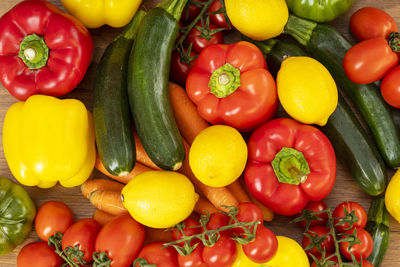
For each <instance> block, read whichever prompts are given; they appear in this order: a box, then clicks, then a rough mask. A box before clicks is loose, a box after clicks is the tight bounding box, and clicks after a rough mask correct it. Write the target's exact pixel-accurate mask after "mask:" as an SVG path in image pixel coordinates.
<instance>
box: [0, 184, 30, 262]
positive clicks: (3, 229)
mask: <svg viewBox="0 0 400 267" xmlns="http://www.w3.org/2000/svg"><path fill="white" fill-rule="evenodd" d="M35 215H36V207H35V204H34V203H33V201H32V199H31V198H30V197H29V195H28V193H27V192H26V191H25V189H24V188H23V187H22V186H20V185H18V184H16V183H14V182H12V181H11V180H9V179H7V178H4V177H0V256H1V255H4V254H7V253H9V252H10V251H12V250H13V249H14V248H15V247H16V246H18V245H19V244H21V243H22V242H23V241H24V240H25V239H26V238H27V236H28V235H29V232H30V231H31V230H32V222H33V219H34V218H35Z"/></svg>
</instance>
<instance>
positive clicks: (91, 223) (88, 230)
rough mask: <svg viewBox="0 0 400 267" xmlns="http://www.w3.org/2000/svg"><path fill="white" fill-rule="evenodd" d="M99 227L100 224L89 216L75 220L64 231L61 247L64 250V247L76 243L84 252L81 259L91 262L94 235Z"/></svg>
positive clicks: (73, 245)
mask: <svg viewBox="0 0 400 267" xmlns="http://www.w3.org/2000/svg"><path fill="white" fill-rule="evenodd" d="M100 229H101V225H100V224H99V223H98V222H96V221H95V220H93V219H91V218H86V219H81V220H79V221H77V222H75V223H74V224H73V225H71V226H70V227H69V228H68V229H67V231H65V233H64V236H63V238H62V249H63V250H64V251H65V248H66V247H75V246H76V245H77V246H78V248H79V250H80V251H82V252H83V253H84V256H83V260H85V261H86V262H91V261H92V254H93V252H94V251H95V242H96V237H97V234H98V233H99V231H100Z"/></svg>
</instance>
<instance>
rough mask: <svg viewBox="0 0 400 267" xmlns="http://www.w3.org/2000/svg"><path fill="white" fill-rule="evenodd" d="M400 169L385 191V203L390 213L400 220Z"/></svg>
mask: <svg viewBox="0 0 400 267" xmlns="http://www.w3.org/2000/svg"><path fill="white" fill-rule="evenodd" d="M399 192H400V170H398V171H396V173H395V174H394V176H393V177H392V179H391V180H390V182H389V185H388V187H387V188H386V193H385V205H386V208H387V210H388V211H389V213H390V215H392V217H393V218H395V219H396V220H397V221H398V222H400V194H399Z"/></svg>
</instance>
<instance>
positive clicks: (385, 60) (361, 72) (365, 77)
mask: <svg viewBox="0 0 400 267" xmlns="http://www.w3.org/2000/svg"><path fill="white" fill-rule="evenodd" d="M398 62H399V58H398V57H397V54H396V53H395V52H393V50H392V48H391V47H390V46H389V44H388V42H387V41H386V39H385V38H382V37H377V38H374V39H368V40H365V41H362V42H360V43H358V44H356V45H354V46H353V47H352V48H350V49H349V50H348V51H347V53H346V54H345V55H344V58H343V67H344V70H345V72H346V75H347V77H348V78H349V79H350V80H351V81H352V82H355V83H358V84H367V83H372V82H375V81H377V80H380V79H381V78H383V77H384V76H385V74H386V73H387V72H388V71H389V70H391V69H392V68H393V67H394V66H396V65H397V63H398Z"/></svg>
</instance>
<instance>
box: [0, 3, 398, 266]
mask: <svg viewBox="0 0 400 267" xmlns="http://www.w3.org/2000/svg"><path fill="white" fill-rule="evenodd" d="M18 2H20V0H1V1H0V16H1V15H3V14H4V13H5V12H7V11H8V10H9V9H11V8H12V7H13V6H14V5H15V4H16V3H18ZM51 2H53V3H55V4H56V5H57V6H60V7H61V4H60V2H59V1H58V0H57V1H56V0H51ZM154 2H157V1H156V0H147V1H146V0H145V1H144V5H145V6H147V7H150V6H152V5H153V4H154ZM364 6H375V7H378V8H382V9H384V10H385V11H386V12H388V13H389V14H391V15H392V16H393V17H394V18H395V20H396V21H400V2H399V1H398V0H381V1H376V0H357V1H356V3H355V4H354V6H353V7H352V9H351V10H350V11H349V12H348V13H346V14H345V15H343V16H341V17H340V18H339V19H337V20H336V21H335V22H334V23H332V24H333V25H334V26H335V27H337V28H338V29H339V30H340V31H341V32H342V33H343V34H345V35H346V36H347V37H348V38H349V39H350V40H353V41H354V39H353V38H352V37H351V36H350V34H349V31H348V22H349V18H350V15H351V14H352V13H353V12H354V11H355V10H357V9H359V8H361V7H364ZM119 32H120V29H113V28H110V27H107V26H104V27H101V28H99V29H95V30H91V33H92V36H93V39H94V41H95V46H96V48H95V52H94V56H93V62H92V64H91V65H90V67H89V69H88V72H87V75H86V77H85V79H84V81H83V82H82V83H81V84H80V85H79V86H78V88H76V89H75V90H74V91H73V92H72V93H70V94H68V95H67V96H65V97H67V98H77V99H79V100H81V101H83V102H84V103H85V104H86V105H87V107H88V108H89V109H90V110H91V109H92V82H93V76H94V75H93V74H94V70H95V69H96V65H97V63H98V61H99V59H100V57H101V55H102V53H103V50H104V48H105V47H106V46H107V44H108V43H109V42H110V41H111V40H112V39H113V38H114V37H115V36H116V35H117V34H118V33H119ZM14 102H16V100H15V99H14V98H13V97H12V96H11V95H10V94H9V93H8V92H7V90H6V89H4V87H2V86H1V85H0V125H3V120H4V116H5V114H6V112H7V109H8V108H9V107H10V106H11V104H13V103H14ZM1 139H2V138H0V140H1ZM0 142H1V141H0ZM388 172H389V173H390V174H392V173H393V171H392V170H388ZM0 176H5V177H9V178H12V175H11V173H10V170H9V168H8V166H7V163H6V160H5V158H4V153H3V146H2V145H0ZM93 176H94V177H104V176H103V175H102V174H101V173H99V172H98V171H95V172H94V174H93ZM26 189H27V191H28V193H29V194H30V195H31V197H32V198H33V200H34V201H35V203H36V205H37V206H40V205H41V204H43V203H44V202H46V201H48V200H59V201H63V202H65V203H66V204H67V205H69V206H70V207H71V209H72V210H73V212H74V214H75V218H76V219H81V218H85V217H91V216H92V215H93V212H94V210H95V209H94V207H92V206H91V204H90V203H89V201H88V200H87V199H85V198H84V197H83V196H82V195H81V193H80V190H79V187H75V188H63V187H61V186H56V187H54V188H52V189H48V190H43V189H38V188H26ZM399 193H400V192H399ZM347 200H352V201H357V202H359V203H360V204H361V205H363V206H364V207H365V208H366V209H368V208H369V205H370V201H371V197H369V196H368V195H366V194H365V193H363V192H362V191H361V190H360V189H359V188H358V187H357V185H356V184H355V183H354V182H353V180H352V179H351V177H350V175H349V173H348V172H347V171H346V170H344V169H343V167H342V166H341V165H340V164H338V168H337V181H336V184H335V187H334V189H333V191H332V193H331V194H330V195H329V196H328V198H327V199H326V202H327V204H328V206H329V207H331V208H334V207H335V206H336V205H338V204H339V203H341V202H343V201H347ZM290 220H291V218H288V217H283V216H276V218H275V219H274V221H273V222H272V223H270V224H269V227H270V228H271V229H272V230H273V231H274V232H275V234H277V235H285V236H289V237H292V238H295V239H296V240H298V241H299V242H301V238H302V232H301V230H300V229H299V228H298V227H297V226H296V225H292V224H289V221H290ZM390 228H391V241H390V245H389V250H388V252H387V254H386V257H385V260H384V262H383V265H382V266H384V267H396V266H400V251H399V250H398V248H399V247H400V224H399V223H397V222H395V221H394V220H393V219H392V218H391V219H390ZM36 240H38V237H37V235H36V234H35V232H34V231H32V233H31V234H30V236H29V238H28V239H27V240H26V241H25V242H24V243H23V244H22V245H20V246H18V247H17V248H16V249H15V250H14V251H13V252H12V253H10V254H8V255H4V256H2V257H0V266H1V267H8V266H16V257H17V254H18V252H19V250H20V249H21V248H22V246H23V245H25V244H27V243H29V242H32V241H36ZM288 267H291V266H288Z"/></svg>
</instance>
